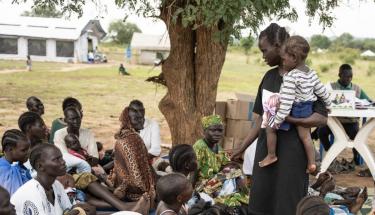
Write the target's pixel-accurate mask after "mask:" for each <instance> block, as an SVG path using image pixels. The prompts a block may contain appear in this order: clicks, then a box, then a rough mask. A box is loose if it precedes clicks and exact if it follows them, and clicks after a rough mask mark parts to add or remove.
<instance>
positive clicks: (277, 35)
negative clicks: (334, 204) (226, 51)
mask: <svg viewBox="0 0 375 215" xmlns="http://www.w3.org/2000/svg"><path fill="white" fill-rule="evenodd" d="M288 38H289V34H288V33H287V31H286V30H285V28H283V27H280V26H279V25H277V24H275V23H272V24H271V25H269V26H268V27H267V28H266V29H265V30H263V31H262V32H261V33H260V35H259V44H258V45H259V49H260V50H261V52H262V53H263V59H264V60H265V62H266V63H267V64H268V65H269V66H271V67H274V68H272V69H271V70H269V71H268V72H267V73H266V74H265V75H264V77H263V79H262V82H261V83H260V85H259V88H258V94H257V97H256V100H255V104H254V110H253V111H254V113H255V116H256V117H255V119H254V124H253V128H254V129H252V131H251V132H250V133H249V134H248V136H247V138H246V139H245V141H244V144H243V145H242V147H241V148H240V150H238V151H237V152H235V153H234V155H233V156H232V159H238V158H239V157H240V155H241V154H242V153H243V152H244V151H245V149H246V148H247V147H248V146H249V145H250V144H251V143H252V142H253V141H254V140H255V139H256V138H257V137H258V143H257V149H256V154H255V161H254V163H255V164H257V163H258V162H259V161H261V160H262V159H263V157H265V156H266V155H267V140H266V132H265V129H261V128H260V125H261V122H262V118H261V117H260V116H262V115H263V105H262V97H263V90H267V91H270V92H273V93H278V92H279V90H280V87H281V84H282V82H283V75H284V74H285V71H284V70H283V68H282V65H281V63H282V61H281V53H280V52H281V51H280V49H281V46H282V45H283V43H284V42H285V41H286V40H287V39H288ZM313 109H314V110H313V111H314V113H313V115H311V116H310V117H309V118H304V119H294V118H291V117H289V116H288V117H287V119H286V120H287V121H288V122H290V123H293V124H297V125H301V126H304V127H313V126H318V125H322V124H325V123H326V115H327V111H326V109H325V107H324V104H323V103H322V102H321V101H317V102H315V103H314V108H313ZM277 140H278V141H277V150H276V151H277V154H278V157H279V160H278V162H276V163H274V164H272V165H270V166H268V167H259V165H254V170H253V184H252V187H251V192H250V201H249V210H250V214H284V215H294V214H295V213H296V206H297V204H298V202H299V201H300V200H301V199H302V198H303V197H304V196H305V195H306V193H307V186H308V175H307V174H306V165H307V158H306V154H305V151H304V148H303V144H301V142H300V139H299V137H298V133H297V130H296V128H295V127H294V126H291V128H290V129H289V131H281V130H278V131H277Z"/></svg>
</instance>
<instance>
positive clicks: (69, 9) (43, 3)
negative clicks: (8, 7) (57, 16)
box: [12, 0, 97, 17]
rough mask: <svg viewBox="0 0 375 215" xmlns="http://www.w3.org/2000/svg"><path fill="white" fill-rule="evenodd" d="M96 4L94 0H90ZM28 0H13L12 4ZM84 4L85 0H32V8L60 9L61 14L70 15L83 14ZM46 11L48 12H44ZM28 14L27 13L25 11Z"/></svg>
mask: <svg viewBox="0 0 375 215" xmlns="http://www.w3.org/2000/svg"><path fill="white" fill-rule="evenodd" d="M92 1H93V2H94V3H95V4H96V5H97V3H96V1H95V0H92ZM26 2H28V0H13V1H12V3H13V4H20V3H26ZM84 5H85V0H69V1H65V0H33V6H32V8H43V10H48V9H53V8H55V9H56V10H57V9H60V12H61V13H62V14H67V15H68V16H70V15H71V14H73V13H77V14H78V16H79V17H81V16H82V14H83V6H84ZM46 13H48V12H46ZM26 14H28V13H26Z"/></svg>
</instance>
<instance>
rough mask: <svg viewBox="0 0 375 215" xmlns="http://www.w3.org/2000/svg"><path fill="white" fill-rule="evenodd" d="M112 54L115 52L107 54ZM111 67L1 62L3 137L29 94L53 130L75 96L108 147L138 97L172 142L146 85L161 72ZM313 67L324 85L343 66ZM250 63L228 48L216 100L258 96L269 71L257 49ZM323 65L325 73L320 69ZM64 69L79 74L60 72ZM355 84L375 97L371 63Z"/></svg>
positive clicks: (321, 60)
mask: <svg viewBox="0 0 375 215" xmlns="http://www.w3.org/2000/svg"><path fill="white" fill-rule="evenodd" d="M100 49H101V51H103V52H105V53H107V52H109V53H112V54H113V56H119V55H120V54H121V53H122V52H123V49H122V48H121V47H111V46H109V47H100ZM107 55H108V56H111V54H107ZM108 59H109V60H112V61H113V60H115V61H116V63H115V64H113V66H108V65H107V66H106V67H105V66H103V67H101V65H94V66H92V67H91V68H90V65H85V66H84V67H83V68H79V67H80V65H78V66H77V65H75V64H63V63H46V62H34V63H33V71H32V72H18V73H7V74H2V73H1V70H9V69H16V70H18V69H24V67H25V64H24V61H5V60H0V134H2V132H4V130H6V129H8V128H14V127H17V119H18V116H19V115H20V114H21V113H22V112H23V111H25V110H26V107H25V100H26V98H27V97H29V96H31V95H35V96H37V97H40V99H41V100H42V101H43V102H44V104H45V108H46V114H45V115H44V116H43V118H44V120H45V121H46V124H47V125H48V126H50V124H51V122H52V120H53V119H55V118H57V117H61V115H62V110H61V102H62V100H63V99H64V98H65V97H67V96H74V97H77V98H78V99H79V100H80V101H81V102H82V104H83V107H84V122H83V124H84V126H85V127H88V128H92V129H93V131H94V132H95V135H96V136H97V138H98V139H99V140H101V141H103V142H105V143H107V144H111V143H113V142H114V139H113V135H114V133H115V132H116V131H117V129H118V125H119V123H118V116H119V114H120V112H121V110H122V109H123V107H124V106H125V105H126V104H128V103H129V102H130V101H131V100H132V99H136V98H137V99H140V100H142V101H143V102H144V104H145V107H146V112H147V113H146V114H147V116H148V117H151V118H156V119H158V120H159V122H160V124H161V128H162V129H161V130H162V135H163V140H164V141H165V142H169V141H170V136H169V134H168V126H167V123H166V122H165V120H164V118H163V116H162V114H161V113H160V111H159V110H158V103H159V101H160V99H161V98H162V97H163V96H164V94H165V92H166V90H165V88H164V87H162V86H158V85H155V84H151V83H149V82H145V81H144V80H145V79H146V78H147V77H149V76H152V75H157V74H159V72H160V68H156V69H154V70H151V67H147V66H130V67H128V70H129V72H130V73H131V74H132V76H120V75H118V73H117V69H118V68H117V63H118V61H119V59H116V58H115V59H113V58H110V57H109V58H108ZM309 59H310V61H311V67H312V68H314V69H316V70H317V72H318V73H319V75H320V77H321V79H322V81H323V83H326V82H327V81H336V80H337V73H338V67H339V66H340V64H341V63H342V61H341V59H340V58H339V57H338V54H334V53H326V54H320V55H318V54H311V55H310V56H309ZM249 60H250V62H249V64H246V56H245V55H244V54H242V52H240V51H239V50H237V49H230V50H229V51H228V54H227V56H226V62H225V64H224V68H223V71H222V75H221V78H220V81H219V88H218V100H225V99H229V98H232V97H233V93H234V92H242V93H248V94H252V95H255V94H256V92H257V89H258V85H259V83H260V81H261V79H262V77H263V75H264V73H265V72H266V71H267V70H268V69H269V67H268V66H267V65H265V64H264V62H263V59H262V56H261V54H260V53H259V51H257V50H256V49H253V50H252V52H251V55H250V58H249ZM321 65H325V66H324V67H327V68H328V69H325V71H324V73H322V72H321V71H319V70H320V68H322V67H321ZM66 67H72V68H76V67H78V70H76V71H69V72H59V71H61V70H62V69H65V68H66ZM353 68H354V79H353V82H354V83H357V84H359V85H360V86H361V87H362V88H363V89H364V90H365V91H366V93H367V94H368V95H369V96H370V97H372V98H375V87H374V83H375V76H368V71H370V70H373V63H371V61H365V60H361V59H356V62H355V65H354V66H353Z"/></svg>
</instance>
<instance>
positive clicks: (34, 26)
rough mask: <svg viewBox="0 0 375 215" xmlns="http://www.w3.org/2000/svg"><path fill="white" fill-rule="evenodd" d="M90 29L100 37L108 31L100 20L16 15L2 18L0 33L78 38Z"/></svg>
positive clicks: (68, 38)
mask: <svg viewBox="0 0 375 215" xmlns="http://www.w3.org/2000/svg"><path fill="white" fill-rule="evenodd" d="M86 31H89V32H90V33H94V35H95V36H97V37H99V38H100V39H101V38H103V37H104V36H105V35H106V32H105V31H104V30H103V28H102V27H101V25H100V22H99V20H86V21H84V20H66V19H63V18H44V17H15V18H7V19H0V35H6V36H25V37H35V38H48V39H63V40H77V39H78V38H79V37H80V36H81V35H82V34H83V33H85V32H86Z"/></svg>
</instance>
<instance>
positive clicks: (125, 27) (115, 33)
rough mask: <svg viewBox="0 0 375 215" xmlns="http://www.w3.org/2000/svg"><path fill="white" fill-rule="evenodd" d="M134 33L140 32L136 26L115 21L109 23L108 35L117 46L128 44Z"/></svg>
mask: <svg viewBox="0 0 375 215" xmlns="http://www.w3.org/2000/svg"><path fill="white" fill-rule="evenodd" d="M134 32H142V31H141V30H140V29H139V28H138V26H137V25H136V24H133V23H128V22H124V21H122V20H116V21H113V22H111V24H110V25H109V28H108V33H109V35H110V37H111V38H112V40H113V41H114V42H116V43H119V44H129V43H130V40H131V39H132V36H133V33H134Z"/></svg>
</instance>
